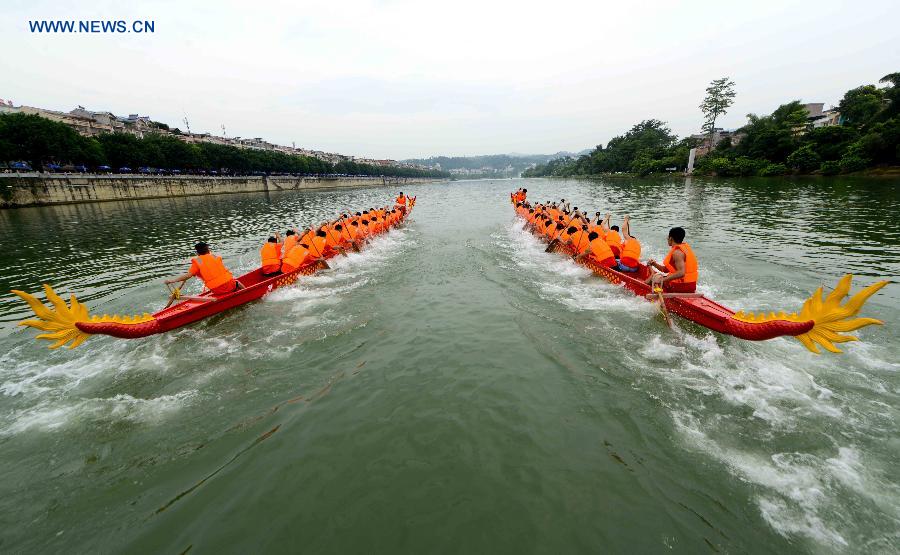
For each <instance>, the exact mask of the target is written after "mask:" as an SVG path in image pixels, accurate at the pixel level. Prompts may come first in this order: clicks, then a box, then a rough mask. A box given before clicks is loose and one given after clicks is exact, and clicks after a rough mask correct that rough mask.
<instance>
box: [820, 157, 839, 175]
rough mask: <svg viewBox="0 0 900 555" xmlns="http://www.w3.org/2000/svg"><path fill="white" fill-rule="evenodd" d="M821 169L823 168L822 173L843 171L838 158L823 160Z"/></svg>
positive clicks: (835, 173) (832, 173)
mask: <svg viewBox="0 0 900 555" xmlns="http://www.w3.org/2000/svg"><path fill="white" fill-rule="evenodd" d="M819 169H821V170H822V175H837V174H839V173H841V163H840V162H838V161H837V160H828V161H826V162H822V166H821V167H820V168H819Z"/></svg>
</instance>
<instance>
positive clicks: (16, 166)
mask: <svg viewBox="0 0 900 555" xmlns="http://www.w3.org/2000/svg"><path fill="white" fill-rule="evenodd" d="M9 169H11V170H15V171H17V172H30V171H34V170H33V169H32V168H31V164H29V163H28V162H10V163H9Z"/></svg>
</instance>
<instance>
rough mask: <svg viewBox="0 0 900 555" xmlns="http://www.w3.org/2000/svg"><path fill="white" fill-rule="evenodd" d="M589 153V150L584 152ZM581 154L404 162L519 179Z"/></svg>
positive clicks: (459, 157) (445, 157)
mask: <svg viewBox="0 0 900 555" xmlns="http://www.w3.org/2000/svg"><path fill="white" fill-rule="evenodd" d="M584 152H589V150H587V151H584ZM578 154H579V153H572V152H557V153H556V154H518V153H513V154H488V155H484V156H432V157H431V158H411V159H408V160H403V162H407V163H410V164H420V165H423V166H430V167H434V168H436V169H437V168H438V167H439V168H440V169H441V171H446V172H450V173H451V174H452V175H460V176H467V177H518V176H519V175H520V174H521V173H522V172H523V171H525V170H526V169H528V168H530V167H532V166H535V165H537V164H546V163H547V162H549V161H550V160H554V159H556V158H565V157H566V156H578Z"/></svg>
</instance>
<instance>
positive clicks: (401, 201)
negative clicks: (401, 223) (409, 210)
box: [397, 191, 406, 212]
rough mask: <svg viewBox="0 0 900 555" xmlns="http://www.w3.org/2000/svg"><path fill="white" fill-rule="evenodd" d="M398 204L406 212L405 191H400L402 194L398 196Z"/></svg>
mask: <svg viewBox="0 0 900 555" xmlns="http://www.w3.org/2000/svg"><path fill="white" fill-rule="evenodd" d="M397 206H399V207H400V210H402V211H403V212H406V195H404V194H403V191H400V196H399V197H397Z"/></svg>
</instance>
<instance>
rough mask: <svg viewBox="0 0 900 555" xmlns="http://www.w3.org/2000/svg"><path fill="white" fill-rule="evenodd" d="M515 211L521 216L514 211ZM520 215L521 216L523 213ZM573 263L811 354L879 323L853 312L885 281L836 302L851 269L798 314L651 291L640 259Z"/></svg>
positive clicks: (694, 315)
mask: <svg viewBox="0 0 900 555" xmlns="http://www.w3.org/2000/svg"><path fill="white" fill-rule="evenodd" d="M517 215H518V216H519V217H520V218H521V217H522V214H520V213H518V211H517ZM522 219H523V220H524V218H522ZM526 227H528V228H529V229H530V230H531V232H532V233H533V234H534V235H535V236H536V237H538V238H540V239H541V240H543V241H545V242H546V237H544V236H543V235H541V234H540V233H538V232H536V231H535V230H534V229H531V226H528V223H527V221H526ZM550 251H551V252H557V253H562V254H565V255H567V256H573V255H574V254H575V247H573V246H572V245H570V244H563V243H561V242H559V241H556V242H555V243H554V244H553V247H552V248H551V249H550ZM577 263H578V264H581V265H583V266H585V267H587V268H588V269H590V270H591V271H592V272H593V273H594V274H595V275H597V276H600V277H602V278H604V279H606V280H607V281H609V282H611V283H613V284H616V285H621V286H623V287H624V288H625V289H627V290H628V291H630V292H632V293H634V294H635V295H637V296H639V297H643V298H645V299H647V300H648V301H652V302H658V303H660V310H661V311H663V312H664V313H665V314H667V313H668V312H671V313H673V314H677V315H678V316H681V317H682V318H684V319H686V320H690V321H691V322H694V323H697V324H699V325H701V326H704V327H706V328H709V329H711V330H713V331H716V332H719V333H723V334H726V335H732V336H734V337H738V338H740V339H747V340H750V341H764V340H767V339H773V338H775V337H782V336H792V337H794V338H796V339H797V340H798V341H800V343H802V344H803V346H804V347H806V348H807V349H809V350H810V351H812V352H813V353H816V354H819V353H821V351H820V350H819V347H821V348H824V349H825V350H827V351H830V352H832V353H840V352H842V351H841V350H840V349H839V348H838V347H836V346H835V343H846V342H848V341H858V338H857V337H855V336H852V335H844V334H845V333H846V332H851V331H854V330H857V329H860V328H862V327H865V326H869V325H872V324H878V325H881V324H882V323H883V322H881V321H880V320H876V319H875V318H857V317H856V315H857V314H859V311H860V309H862V306H863V305H864V304H865V302H866V301H867V300H868V299H869V297H871V296H872V295H874V294H875V293H876V292H877V291H878V290H879V289H881V288H882V287H884V286H885V285H887V284H888V282H887V281H878V282H876V283H873V284H871V285H869V286H868V287H865V288H863V289H862V290H860V291H859V292H857V293H856V294H855V295H853V296H852V297H851V298H850V299H849V300H848V301H847V302H846V303H843V304H842V301H843V300H844V299H845V298H846V297H847V296H848V295H849V293H850V286H851V282H852V279H853V276H852V275H851V274H846V275H845V276H844V277H843V278H841V279H840V281H839V282H838V285H837V287H835V288H834V290H833V291H832V292H831V293H829V294H828V295H827V296H824V293H823V290H822V288H821V287H820V288H819V289H817V290H816V292H815V293H813V295H812V296H811V297H810V298H809V299H807V300H806V302H805V303H803V307H802V308H801V310H800V312H799V314H798V313H796V312H793V313H790V314H787V313H785V312H779V313H777V314H776V313H775V312H769V313H768V314H766V313H764V312H761V313H759V314H754V313H753V312H744V311H737V312H736V311H734V310H732V309H730V308H728V307H726V306H724V305H722V304H720V303H717V302H716V301H714V300H712V299H709V298H707V297H706V296H704V295H702V294H700V293H664V292H661V291H659V290H655V291H654V290H652V289H651V287H650V285H649V284H647V283H645V280H646V279H647V278H648V277H649V276H650V269H649V268H648V267H647V266H646V265H644V264H641V265H640V267H639V269H638V271H637V272H634V273H625V272H621V271H618V270H615V269H611V268H605V267H603V266H600V265H599V264H598V263H597V261H596V260H594V259H593V258H592V257H591V256H586V257H584V258H582V259H581V260H580V261H578V262H577ZM667 317H668V316H667Z"/></svg>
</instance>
